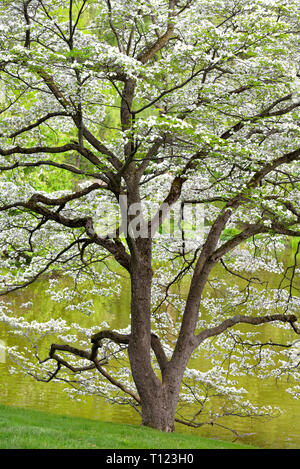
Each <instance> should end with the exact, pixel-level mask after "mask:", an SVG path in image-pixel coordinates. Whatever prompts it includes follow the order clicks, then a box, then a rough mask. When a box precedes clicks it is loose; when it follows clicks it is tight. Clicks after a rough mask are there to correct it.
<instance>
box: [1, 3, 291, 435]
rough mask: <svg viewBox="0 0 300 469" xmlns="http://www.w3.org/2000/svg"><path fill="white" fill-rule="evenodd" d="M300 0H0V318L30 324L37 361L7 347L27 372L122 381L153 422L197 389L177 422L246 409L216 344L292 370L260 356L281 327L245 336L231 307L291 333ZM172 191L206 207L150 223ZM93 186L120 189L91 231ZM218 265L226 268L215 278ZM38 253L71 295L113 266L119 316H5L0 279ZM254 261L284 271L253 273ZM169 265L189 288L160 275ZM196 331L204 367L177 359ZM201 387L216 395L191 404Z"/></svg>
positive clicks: (95, 291)
mask: <svg viewBox="0 0 300 469" xmlns="http://www.w3.org/2000/svg"><path fill="white" fill-rule="evenodd" d="M297 3H298V2H296V1H294V0H292V1H290V0H289V1H284V0H280V1H276V0H274V1H267V0H255V1H254V2H251V3H249V2H246V1H243V0H229V1H221V0H220V1H216V2H213V3H212V2H206V1H202V0H201V1H193V0H189V1H186V0H185V1H180V0H169V1H163V2H161V1H160V2H158V1H156V0H149V1H143V2H141V1H134V0H129V1H126V2H125V1H123V0H118V1H104V0H103V1H100V0H97V1H93V2H92V1H89V0H84V1H72V0H70V1H69V2H68V4H66V2H62V1H60V0H27V1H19V0H18V1H10V0H2V1H1V2H0V5H1V28H0V70H1V72H0V73H1V84H2V96H1V111H0V113H1V131H0V133H1V144H0V155H1V163H0V170H1V183H0V184H1V199H0V203H1V206H0V214H1V219H0V220H1V235H0V244H1V247H2V253H3V254H2V258H1V263H2V273H3V275H2V279H1V287H2V296H3V297H4V301H3V303H2V316H1V319H2V321H5V322H8V323H9V324H10V325H11V326H14V327H15V328H16V329H17V330H18V331H19V330H22V331H23V333H24V334H25V336H26V337H27V338H28V339H29V341H30V343H31V345H32V349H33V357H34V359H35V360H36V359H38V363H37V365H36V362H35V363H34V362H33V361H32V360H30V359H29V358H28V357H26V356H25V355H23V354H22V353H21V351H17V350H15V349H14V350H12V351H11V357H12V359H14V360H15V361H17V362H18V363H19V364H21V365H22V367H23V368H24V369H25V370H26V371H27V372H28V373H30V374H33V375H34V376H35V377H36V378H37V379H42V380H46V381H50V380H60V379H64V380H66V381H68V382H69V383H70V384H71V383H72V384H73V385H74V383H75V382H76V385H75V387H74V389H73V392H77V393H81V392H89V393H93V392H96V390H97V392H99V393H100V392H101V393H105V394H106V395H109V394H111V393H114V389H117V391H118V393H119V392H120V391H122V393H124V395H125V396H127V398H128V402H129V403H131V404H132V405H133V406H134V407H135V408H136V409H137V410H138V411H139V412H140V413H141V417H142V423H143V424H144V425H148V426H152V427H155V428H158V429H160V430H163V431H172V430H173V429H174V420H175V414H176V409H177V410H178V408H179V404H178V402H179V401H178V400H179V395H180V391H182V392H183V401H184V400H188V399H189V397H188V392H191V394H192V396H193V398H194V400H195V402H198V403H199V404H200V408H199V409H200V410H198V411H197V413H196V414H195V415H194V416H193V417H192V418H187V419H186V418H185V417H178V416H177V417H176V419H177V420H178V421H181V422H185V423H188V424H190V425H194V426H197V425H202V424H203V423H205V422H207V421H208V422H212V421H214V419H215V418H217V417H218V416H221V415H227V414H229V413H232V414H237V415H253V414H254V413H256V414H257V413H260V410H259V409H256V408H254V407H253V406H251V404H250V403H248V401H246V400H244V399H242V397H243V396H242V394H243V392H242V390H238V389H237V388H235V387H234V386H233V384H234V383H231V384H232V386H229V384H228V379H229V378H226V376H227V375H228V368H226V366H225V365H224V363H225V361H226V360H225V359H228V360H229V363H230V368H229V371H230V374H231V375H232V376H234V375H235V374H237V375H238V374H239V373H243V372H246V373H250V372H251V370H252V367H251V366H250V365H249V361H248V360H249V355H251V354H252V355H253V354H254V355H255V356H256V357H257V362H258V363H257V368H258V369H259V373H260V374H261V376H266V374H270V373H273V374H275V375H276V373H277V374H278V373H280V374H281V375H282V376H283V375H290V374H292V375H293V377H294V379H295V380H296V381H297V379H299V375H298V371H297V370H298V368H297V362H296V363H295V362H294V361H293V362H292V364H291V363H290V362H289V360H288V359H282V360H281V361H278V360H277V359H276V358H275V356H277V354H278V350H281V349H285V348H289V347H291V345H292V344H291V343H274V342H272V341H271V340H268V341H266V342H261V341H256V340H254V341H253V336H252V335H251V333H250V335H249V336H248V337H245V334H246V333H242V332H241V331H239V330H238V329H236V328H235V327H234V326H236V325H239V324H248V325H251V326H258V325H261V324H265V323H274V325H277V326H278V327H282V326H288V327H289V328H291V330H292V331H293V332H295V333H296V334H299V329H298V326H297V312H298V311H299V298H298V296H297V291H298V290H297V279H298V269H297V258H298V253H299V243H298V244H297V237H298V236H300V230H299V222H300V213H299V200H300V199H299V188H300V186H299V183H300V181H299V159H300V146H299V120H298V117H299V105H300V101H299V93H298V88H297V87H298V83H299V81H298V74H299V72H298V59H299V36H298V35H299V7H298V5H297ZM74 181H75V182H76V185H75V186H74ZM187 203H189V204H194V205H195V206H196V207H197V206H198V205H200V206H203V207H204V213H205V227H204V229H203V233H202V232H201V233H200V232H197V229H199V226H198V225H196V226H194V227H193V226H192V228H196V231H195V232H194V234H195V236H194V237H192V239H189V240H187V239H186V237H185V230H186V228H187V223H185V222H184V223H181V224H180V223H179V225H180V227H181V230H179V231H180V237H177V236H175V235H174V233H173V236H172V233H171V236H170V233H167V234H166V233H165V231H164V226H165V225H164V224H165V223H166V220H167V219H168V216H169V214H170V211H171V210H172V208H174V207H176V204H177V205H178V204H179V206H180V207H181V212H180V213H182V207H184V205H185V204H187ZM106 204H108V205H109V204H110V206H112V205H114V206H117V207H118V206H119V208H120V213H121V219H120V220H119V223H118V227H117V229H115V226H114V224H113V223H112V226H111V233H112V234H109V233H110V232H109V231H106V232H103V224H105V225H106V226H107V225H109V222H110V221H111V220H110V214H108V215H107V213H106V211H105V207H106ZM104 222H105V223H104ZM181 222H182V220H181ZM192 223H193V221H192ZM201 226H202V225H201ZM183 227H184V228H185V230H184V229H183ZM190 228H191V226H190ZM101 230H102V231H101ZM288 238H293V240H294V241H293V242H294V245H295V246H296V248H295V249H294V251H293V264H292V265H288V266H287V265H286V262H284V259H283V260H282V259H279V257H278V256H277V257H276V255H274V254H277V253H278V252H280V251H282V249H283V248H284V244H283V243H284V241H285V240H286V239H288ZM157 260H158V261H159V262H160V265H159V267H158V268H157V264H156V261H157ZM219 265H220V266H222V267H223V268H224V269H225V271H226V273H227V274H228V277H231V276H235V277H236V279H239V281H242V287H238V286H236V287H235V286H232V285H229V286H227V287H228V288H226V285H225V284H224V285H222V282H221V280H220V279H218V278H217V277H214V272H215V271H216V266H219ZM99 266H102V267H101V268H100V267H99ZM53 269H55V271H56V272H63V273H64V275H65V276H66V277H68V278H71V279H73V281H74V285H75V289H73V290H72V289H71V288H70V289H67V288H66V289H65V290H64V291H63V292H60V293H59V292H58V291H57V287H56V280H55V279H53V278H51V279H50V287H51V289H52V295H53V298H54V299H55V300H57V301H67V302H68V303H71V302H72V301H73V300H74V301H75V303H76V308H77V309H80V308H81V309H82V310H83V311H84V312H85V313H89V312H91V311H92V310H93V304H92V303H91V299H90V296H92V295H94V296H97V295H100V294H108V293H109V292H112V293H113V292H114V288H115V287H114V282H116V283H117V282H118V276H119V275H122V271H123V272H125V273H126V274H127V275H128V276H129V278H130V285H131V287H130V298H131V307H130V308H131V316H130V327H129V329H128V330H125V331H115V330H111V329H109V328H102V329H101V330H100V331H99V328H100V327H101V325H99V326H100V327H98V328H96V329H95V327H94V326H93V327H91V328H89V329H84V328H83V327H80V325H75V324H73V325H72V326H68V325H67V324H66V323H65V322H64V321H63V320H58V319H57V320H54V319H53V320H50V321H47V322H45V323H44V324H38V323H36V322H33V323H28V322H26V321H25V320H24V319H23V318H19V319H17V318H14V317H12V316H11V315H10V314H9V310H8V308H9V306H8V304H7V301H6V298H9V296H8V294H9V293H10V292H13V291H16V290H18V289H22V288H24V287H26V286H28V285H29V284H30V283H32V282H33V281H35V280H36V279H37V278H39V277H40V276H41V275H42V274H44V273H45V272H47V271H52V270H53ZM112 269H113V273H112V272H111V270H112ZM255 270H260V271H264V270H265V271H271V272H276V273H281V274H282V280H281V281H280V282H279V283H278V284H277V285H276V287H274V285H272V286H270V285H267V284H266V283H265V282H264V280H263V278H259V276H258V274H255V276H254V275H252V274H251V273H252V272H253V271H255ZM249 272H250V275H249ZM106 274H109V275H110V277H109V280H104V278H105V275H106ZM184 278H187V281H188V290H187V294H186V296H182V295H180V290H178V288H176V286H178V285H179V284H182V282H183V280H184ZM86 279H90V280H91V281H92V282H91V283H90V284H89V285H90V286H89V288H86V283H85V281H86ZM104 286H105V287H104ZM212 289H215V290H218V291H219V292H221V295H222V300H221V301H218V297H217V296H212V294H211V292H212ZM88 295H90V296H89V297H88ZM170 305H172V307H173V313H172V312H170V308H167V306H170ZM69 306H70V305H69ZM174 309H175V311H176V314H175V315H174ZM205 310H207V313H209V315H208V316H204V311H205ZM237 310H238V314H236V313H237ZM255 329H256V327H254V330H255ZM70 331H72V334H70ZM74 331H76V332H77V333H78V335H77V336H76V337H75V335H74ZM232 331H233V332H232ZM54 332H57V333H58V336H59V339H60V340H59V342H58V343H53V344H52V345H51V347H50V353H49V356H47V358H46V359H44V358H40V351H39V345H40V344H41V343H42V341H41V338H43V343H44V342H45V340H46V339H47V337H49V339H50V338H52V334H53V333H54ZM246 335H247V334H246ZM211 338H214V339H215V340H214V341H211ZM86 341H89V342H90V346H83V344H84V343H86ZM221 345H222V347H223V348H222V351H221V352H220V349H219V347H220V346H221ZM205 349H207V350H208V351H209V352H210V353H212V352H213V353H214V364H213V366H212V369H211V370H209V372H206V373H200V372H198V371H196V370H190V369H187V366H188V363H189V361H190V359H191V357H192V356H194V355H195V354H196V353H199V350H205ZM238 349H239V352H238V351H237V350H238ZM42 350H43V349H42ZM125 352H126V353H127V352H128V357H129V364H130V370H131V377H132V379H131V377H130V376H129V377H128V368H124V367H119V368H118V369H117V370H114V369H113V368H112V369H110V362H109V358H116V357H118V356H119V357H120V356H122V354H124V353H125ZM233 352H234V353H233ZM218 354H219V358H218ZM276 360H277V361H276ZM267 362H268V363H269V364H273V371H271V372H270V369H269V368H268V369H267V368H266V363H267ZM227 363H228V361H227ZM237 364H239V367H238V366H237ZM38 370H40V371H38ZM278 370H280V371H278ZM94 373H97V376H98V377H97V380H98V381H95V379H96V378H95V377H94V376H95V375H94ZM74 374H75V375H77V376H79V377H80V378H78V379H77V381H75V378H74V376H73V375H74ZM102 378H105V380H106V382H107V383H108V384H104V381H103V379H102ZM95 383H96V384H95ZM297 389H298V388H297V386H296V385H295V386H294V387H293V392H295V393H296V394H297ZM211 394H212V395H218V396H225V397H226V398H227V401H228V402H229V404H228V403H227V404H226V405H225V404H224V405H223V406H222V409H221V408H220V407H218V408H216V409H214V410H210V411H209V412H210V415H209V417H207V418H206V419H205V418H204V420H203V418H202V417H203V416H204V415H205V413H204V410H203V408H204V404H205V403H206V402H207V401H208V399H209V397H210V395H211ZM115 398H116V399H117V398H119V399H121V398H120V397H119V394H118V395H116V394H115ZM122 399H123V398H122ZM228 406H229V407H228ZM198 418H200V420H198ZM201 418H202V420H201Z"/></svg>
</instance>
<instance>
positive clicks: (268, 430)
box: [0, 279, 300, 448]
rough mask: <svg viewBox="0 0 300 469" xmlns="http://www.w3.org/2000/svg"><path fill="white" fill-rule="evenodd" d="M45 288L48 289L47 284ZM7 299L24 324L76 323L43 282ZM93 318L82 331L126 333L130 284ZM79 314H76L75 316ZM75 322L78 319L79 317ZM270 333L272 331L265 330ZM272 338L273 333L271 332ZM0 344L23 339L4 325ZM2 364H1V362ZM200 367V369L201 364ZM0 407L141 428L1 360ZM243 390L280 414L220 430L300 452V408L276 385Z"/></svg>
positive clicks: (100, 402)
mask: <svg viewBox="0 0 300 469" xmlns="http://www.w3.org/2000/svg"><path fill="white" fill-rule="evenodd" d="M47 285H48V284H47ZM10 299H12V300H13V302H14V308H15V311H16V313H17V314H22V315H23V316H24V317H25V318H26V319H28V321H30V320H31V319H35V320H37V321H46V320H48V319H50V318H51V317H54V318H58V317H63V318H64V319H67V320H68V319H69V320H70V321H71V322H75V321H76V317H75V313H74V312H72V313H70V312H69V311H66V310H64V309H63V307H62V306H59V305H57V304H56V303H54V302H52V301H51V299H50V297H49V295H48V294H47V293H46V292H45V286H44V283H43V281H39V282H38V283H35V284H34V285H32V286H31V287H30V288H28V289H27V290H26V291H23V292H20V291H19V292H18V293H15V294H14V295H13V297H11V298H10ZM29 300H31V301H33V303H34V308H33V309H30V310H26V311H24V310H23V311H20V304H22V303H23V302H26V301H29ZM95 306H96V307H95V311H96V312H95V314H94V315H93V316H91V317H86V316H82V315H80V321H81V325H82V326H83V327H90V326H91V325H95V324H100V323H101V322H102V321H107V322H108V323H109V324H111V326H112V328H118V329H119V328H124V327H126V326H127V325H128V321H129V283H128V281H127V280H126V279H124V281H123V284H122V289H121V291H120V293H119V294H116V295H115V297H114V298H113V299H111V298H100V299H99V300H98V303H97V304H96V305H95ZM77 314H79V313H77ZM77 317H78V316H77ZM268 327H271V326H268ZM268 327H264V329H263V334H264V335H265V337H266V338H269V337H270V332H271V329H269V328H268ZM272 332H274V328H273V329H272ZM282 333H283V332H282V330H277V331H276V334H277V337H276V335H275V337H274V335H273V336H272V338H273V340H274V341H275V340H276V339H281V340H282V335H281V334H282ZM285 334H287V336H286V339H288V340H294V338H295V336H293V335H292V333H286V332H285ZM0 339H1V341H2V342H4V343H5V344H7V345H15V344H16V343H17V344H20V345H21V344H22V339H21V338H17V339H16V337H12V336H10V335H9V332H8V328H7V326H6V325H4V324H2V323H0ZM1 358H2V359H1ZM201 365H202V364H201ZM193 366H195V364H194V363H193ZM0 373H1V379H0V403H1V404H5V405H11V406H19V407H27V408H33V409H39V410H44V411H47V412H53V413H57V414H64V415H73V416H80V417H85V418H90V419H96V420H102V421H114V422H121V423H131V424H132V423H136V424H139V423H140V418H139V416H138V414H137V413H136V412H135V411H134V410H133V409H131V408H127V407H125V406H116V405H112V404H109V403H107V402H105V401H104V399H103V398H101V397H97V396H91V397H86V398H84V399H82V400H81V402H78V401H74V400H71V399H70V398H69V397H68V395H67V394H66V393H65V392H64V391H63V389H64V388H65V385H64V384H57V383H51V382H50V383H41V382H36V381H35V380H34V379H32V378H30V377H29V376H25V375H24V376H23V375H22V376H20V375H14V374H13V375H11V374H10V373H9V370H8V363H7V361H5V355H4V354H3V352H2V354H1V357H0ZM241 385H242V386H243V387H245V388H246V389H247V390H249V399H250V400H252V401H253V403H257V404H259V405H274V406H280V407H281V409H282V410H283V414H282V415H281V416H280V417H278V418H275V419H272V420H269V421H267V422H266V421H262V420H260V419H248V418H247V419H246V418H241V419H237V418H235V420H234V421H230V419H229V418H228V420H227V421H225V420H223V421H222V424H224V425H228V426H230V427H233V428H235V429H236V430H238V431H239V432H240V433H247V434H249V435H248V436H246V437H244V438H243V441H244V442H245V443H249V444H254V445H257V446H260V447H265V448H298V447H300V405H299V403H298V402H297V401H296V400H295V399H293V398H292V397H291V396H290V395H289V394H287V393H286V392H285V391H284V385H283V384H278V383H276V382H275V381H274V380H272V379H269V380H265V381H258V380H256V379H255V378H253V377H250V376H246V377H243V378H242V379H241ZM176 430H177V431H179V432H189V433H196V434H199V435H201V436H209V437H212V438H222V439H228V440H232V439H234V438H233V436H232V434H231V433H229V432H228V431H226V430H222V429H221V428H219V427H218V428H217V427H216V426H205V427H202V428H200V429H191V428H188V427H185V426H183V425H180V424H177V426H176Z"/></svg>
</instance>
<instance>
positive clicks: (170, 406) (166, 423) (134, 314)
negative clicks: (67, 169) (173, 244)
mask: <svg viewBox="0 0 300 469" xmlns="http://www.w3.org/2000/svg"><path fill="white" fill-rule="evenodd" d="M138 245H139V250H138V253H139V254H138V255H137V254H136V255H133V256H132V260H131V268H130V272H131V338H130V341H129V346H128V354H129V360H130V365H131V371H132V376H133V379H134V382H135V385H136V387H137V390H138V394H139V398H140V403H141V410H142V425H145V426H149V427H153V428H156V429H158V430H161V431H165V432H171V431H174V416H175V411H176V405H177V399H178V395H179V389H178V392H175V390H174V389H173V388H174V387H173V385H171V386H170V385H168V384H166V383H165V382H164V381H163V383H162V382H161V380H160V379H159V378H158V376H157V375H156V373H155V372H154V370H153V368H152V364H151V285H152V275H153V274H152V268H151V240H149V239H143V240H139V241H138ZM136 253H137V251H136ZM177 388H178V386H177Z"/></svg>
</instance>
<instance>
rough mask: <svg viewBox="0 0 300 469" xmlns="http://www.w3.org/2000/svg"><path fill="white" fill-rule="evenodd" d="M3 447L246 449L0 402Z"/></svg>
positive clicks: (244, 447)
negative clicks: (21, 407)
mask: <svg viewBox="0 0 300 469" xmlns="http://www.w3.org/2000/svg"><path fill="white" fill-rule="evenodd" d="M0 448H1V449H61V448H64V449H93V448H94V449H97V448H98V449H99V448H102V449H104V448H105V449H246V448H251V447H249V446H247V445H242V444H236V443H231V442H225V441H220V440H212V439H209V438H202V437H199V436H194V435H189V434H182V433H172V434H169V433H168V434H164V433H161V432H159V431H157V430H153V429H150V428H145V427H140V426H136V425H125V424H117V423H111V422H100V421H96V420H88V419H83V418H78V417H66V416H60V415H55V414H47V413H44V412H40V411H36V410H29V409H20V408H18V407H6V406H0Z"/></svg>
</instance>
